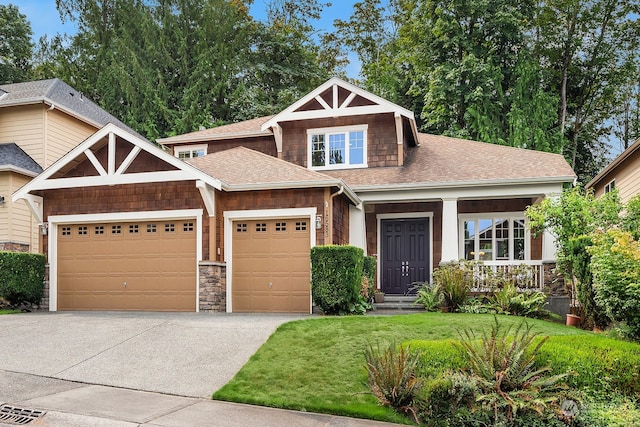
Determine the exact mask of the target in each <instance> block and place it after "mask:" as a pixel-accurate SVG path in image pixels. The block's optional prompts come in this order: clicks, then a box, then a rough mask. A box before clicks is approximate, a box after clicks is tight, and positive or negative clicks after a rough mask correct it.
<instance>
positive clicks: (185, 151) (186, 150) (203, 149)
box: [173, 145, 207, 160]
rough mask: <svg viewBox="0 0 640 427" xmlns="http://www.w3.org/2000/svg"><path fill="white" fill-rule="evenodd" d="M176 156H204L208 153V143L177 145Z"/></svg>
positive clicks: (186, 157)
mask: <svg viewBox="0 0 640 427" xmlns="http://www.w3.org/2000/svg"><path fill="white" fill-rule="evenodd" d="M173 152H174V154H175V156H176V157H177V158H179V159H183V160H184V159H192V158H194V157H202V156H204V155H206V154H207V146H206V145H187V146H182V147H175V148H174V150H173Z"/></svg>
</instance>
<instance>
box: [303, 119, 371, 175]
mask: <svg viewBox="0 0 640 427" xmlns="http://www.w3.org/2000/svg"><path fill="white" fill-rule="evenodd" d="M307 141H308V142H307V164H308V165H309V168H310V169H348V168H364V167H367V125H360V126H342V127H334V128H321V129H309V130H307Z"/></svg>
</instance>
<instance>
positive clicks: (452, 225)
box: [442, 199, 460, 262]
mask: <svg viewBox="0 0 640 427" xmlns="http://www.w3.org/2000/svg"><path fill="white" fill-rule="evenodd" d="M458 258H460V256H459V253H458V199H442V262H446V261H456V260H458Z"/></svg>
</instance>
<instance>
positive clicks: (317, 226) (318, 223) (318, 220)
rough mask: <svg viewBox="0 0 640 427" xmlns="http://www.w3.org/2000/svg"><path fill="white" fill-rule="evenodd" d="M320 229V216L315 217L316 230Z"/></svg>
mask: <svg viewBox="0 0 640 427" xmlns="http://www.w3.org/2000/svg"><path fill="white" fill-rule="evenodd" d="M321 228H322V215H316V230H320V229H321Z"/></svg>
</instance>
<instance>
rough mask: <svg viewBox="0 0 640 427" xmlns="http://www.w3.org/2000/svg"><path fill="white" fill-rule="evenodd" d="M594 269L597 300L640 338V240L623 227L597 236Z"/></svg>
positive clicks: (592, 247)
mask: <svg viewBox="0 0 640 427" xmlns="http://www.w3.org/2000/svg"><path fill="white" fill-rule="evenodd" d="M593 243H594V244H593V246H591V247H589V249H588V250H589V253H590V254H591V271H592V272H593V288H594V290H595V296H594V299H595V302H596V303H597V304H598V305H599V306H600V307H602V308H603V309H604V310H606V313H607V315H608V316H609V317H610V318H611V319H613V320H616V321H620V322H625V323H626V324H627V326H628V327H629V330H630V333H631V338H633V339H635V340H640V241H637V240H635V239H634V238H633V236H632V235H631V234H630V233H628V232H624V231H620V230H615V229H613V230H608V231H607V232H605V233H601V234H598V235H595V236H594V242H593Z"/></svg>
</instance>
